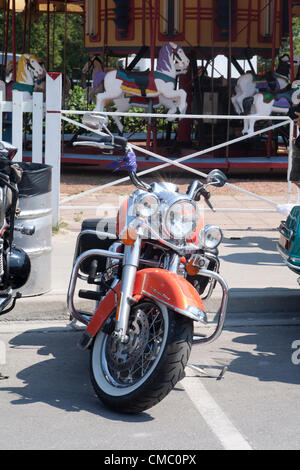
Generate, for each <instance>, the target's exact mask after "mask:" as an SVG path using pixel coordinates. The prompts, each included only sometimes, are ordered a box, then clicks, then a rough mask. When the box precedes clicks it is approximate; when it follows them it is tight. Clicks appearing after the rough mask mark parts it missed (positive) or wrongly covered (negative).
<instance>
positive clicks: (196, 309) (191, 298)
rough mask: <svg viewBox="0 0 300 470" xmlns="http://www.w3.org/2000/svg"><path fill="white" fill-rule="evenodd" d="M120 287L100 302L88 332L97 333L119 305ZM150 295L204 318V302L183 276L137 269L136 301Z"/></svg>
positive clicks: (174, 307)
mask: <svg viewBox="0 0 300 470" xmlns="http://www.w3.org/2000/svg"><path fill="white" fill-rule="evenodd" d="M120 288H121V282H119V283H118V284H117V285H116V286H115V287H114V290H111V291H109V292H108V294H107V295H106V296H105V298H104V299H103V300H102V301H101V302H100V304H99V306H98V308H97V310H96V312H95V314H94V315H93V318H92V319H91V321H90V323H89V325H88V327H87V329H86V333H87V335H88V336H89V338H91V337H94V336H95V335H96V334H97V333H98V331H99V330H100V328H101V327H102V326H103V324H104V322H105V321H106V319H107V318H108V316H109V315H110V314H111V312H112V311H113V309H114V308H115V307H116V297H117V296H118V294H119V292H120ZM145 297H147V298H150V299H153V300H156V301H157V302H159V303H162V304H164V305H166V306H167V307H168V308H170V309H171V310H174V311H176V312H178V313H180V314H183V315H186V316H188V317H190V318H192V319H193V320H196V321H199V320H200V321H204V318H205V313H204V306H203V302H202V300H201V297H200V296H199V294H198V292H197V291H196V289H195V288H194V287H193V286H192V285H191V284H190V283H189V282H188V281H187V280H186V279H184V278H182V277H181V276H179V275H178V274H176V273H171V272H170V271H166V270H165V269H159V268H149V269H142V270H140V271H138V272H137V273H136V279H135V284H134V288H133V298H134V299H135V300H136V301H139V300H141V299H142V298H145Z"/></svg>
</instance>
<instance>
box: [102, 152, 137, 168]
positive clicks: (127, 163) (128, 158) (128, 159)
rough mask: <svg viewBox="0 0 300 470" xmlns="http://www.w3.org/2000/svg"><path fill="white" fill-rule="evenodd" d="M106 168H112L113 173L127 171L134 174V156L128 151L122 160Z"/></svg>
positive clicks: (135, 165) (135, 166)
mask: <svg viewBox="0 0 300 470" xmlns="http://www.w3.org/2000/svg"><path fill="white" fill-rule="evenodd" d="M107 168H114V170H113V172H115V171H118V170H127V171H128V172H129V173H131V172H134V173H135V172H136V170H137V164H136V156H135V153H134V152H133V151H132V150H129V151H128V152H127V153H126V155H125V157H124V158H123V159H122V160H117V161H115V162H112V163H110V164H109V165H108V167H107Z"/></svg>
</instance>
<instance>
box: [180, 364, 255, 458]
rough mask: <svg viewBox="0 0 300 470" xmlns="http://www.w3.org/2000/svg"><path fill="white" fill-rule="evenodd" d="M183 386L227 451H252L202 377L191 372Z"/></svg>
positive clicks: (184, 380) (182, 382)
mask: <svg viewBox="0 0 300 470" xmlns="http://www.w3.org/2000/svg"><path fill="white" fill-rule="evenodd" d="M181 384H182V385H183V387H184V389H185V391H186V393H187V394H188V396H189V397H190V399H191V400H192V402H193V403H194V405H195V406H196V408H197V410H198V411H199V413H200V414H201V416H202V417H203V418H204V420H205V421H206V423H207V425H208V426H209V428H210V429H211V430H212V432H213V433H214V434H215V436H216V437H217V438H218V439H219V441H220V442H221V444H222V446H223V448H224V449H225V450H252V448H251V446H250V444H249V443H248V442H247V441H246V440H245V439H244V437H243V436H242V435H241V433H240V432H239V431H238V430H237V429H236V427H235V426H234V425H233V424H232V422H231V421H230V420H229V418H228V417H227V416H226V415H225V413H224V411H223V410H222V409H221V408H220V407H219V405H218V404H217V403H216V402H215V400H214V399H213V398H212V396H211V395H210V394H209V392H208V391H207V389H206V388H205V386H204V385H203V381H202V379H201V377H199V376H197V375H196V373H194V372H193V371H191V370H189V375H188V376H187V377H185V378H184V379H183V380H182V381H181Z"/></svg>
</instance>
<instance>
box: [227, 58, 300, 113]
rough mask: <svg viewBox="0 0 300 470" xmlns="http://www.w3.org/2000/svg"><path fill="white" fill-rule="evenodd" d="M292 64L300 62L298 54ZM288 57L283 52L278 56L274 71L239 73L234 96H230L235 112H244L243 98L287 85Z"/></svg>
mask: <svg viewBox="0 0 300 470" xmlns="http://www.w3.org/2000/svg"><path fill="white" fill-rule="evenodd" d="M294 64H295V65H298V66H299V64H300V56H299V55H297V56H295V58H294ZM289 72H290V57H289V55H288V54H284V55H283V56H281V57H280V58H279V65H278V68H277V70H276V72H268V73H267V74H266V75H264V76H262V75H254V74H253V73H252V72H247V73H245V74H244V75H241V76H240V77H239V79H238V81H237V84H236V87H235V93H236V94H235V96H233V97H232V98H231V102H232V104H233V106H234V109H235V111H236V113H237V114H244V113H245V110H244V100H245V98H248V97H250V96H254V95H255V94H256V93H259V92H260V91H268V92H270V93H277V92H279V91H280V90H284V89H285V88H286V87H287V86H288V85H289Z"/></svg>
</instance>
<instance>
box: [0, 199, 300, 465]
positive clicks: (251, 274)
mask: <svg viewBox="0 0 300 470" xmlns="http://www.w3.org/2000/svg"><path fill="white" fill-rule="evenodd" d="M96 201H97V198H96V197H93V198H92V199H91V198H89V199H84V198H83V199H82V200H81V201H80V203H81V204H82V206H84V205H85V204H86V206H87V207H88V206H91V208H88V209H84V210H81V209H80V211H79V210H78V208H75V207H74V208H71V209H68V210H66V209H64V210H61V214H60V216H61V220H62V222H63V223H62V224H61V227H60V230H59V231H58V233H55V234H53V237H52V262H51V266H49V269H51V273H52V285H51V288H50V289H49V290H48V291H47V292H46V293H44V294H41V295H36V296H28V297H26V298H23V299H20V300H19V301H18V303H17V306H16V308H15V309H14V310H13V311H12V312H10V313H9V314H7V315H5V316H3V317H2V318H1V319H0V367H1V370H0V372H1V373H2V374H3V375H4V376H7V377H8V378H7V379H5V380H1V382H0V383H1V394H0V408H1V413H2V418H3V419H2V421H1V430H0V443H1V444H0V448H1V449H3V450H4V449H82V448H85V449H106V450H109V452H108V453H107V452H106V454H105V455H107V457H110V458H112V455H113V453H114V452H115V450H116V449H119V450H124V451H125V453H126V451H127V450H128V449H137V450H138V449H153V450H164V449H170V450H172V449H174V451H176V450H178V449H188V450H191V449H195V450H201V449H214V450H221V449H247V450H248V449H299V429H298V428H299V427H298V420H297V419H295V416H296V415H295V410H296V409H297V404H298V403H299V372H298V371H299V344H300V341H299V329H300V321H299V320H300V315H299V296H300V287H299V288H298V283H297V275H296V274H293V273H292V272H290V271H289V270H288V268H287V267H286V266H285V265H284V263H283V262H282V260H281V258H280V256H279V254H278V253H277V250H276V241H277V240H278V231H277V227H278V225H279V223H280V221H281V220H282V219H283V218H284V216H283V215H282V214H281V213H280V212H278V211H277V210H276V206H274V205H273V206H272V205H271V206H270V204H268V203H265V202H264V201H260V200H254V201H253V198H250V197H248V196H244V195H243V196H239V197H235V196H234V197H231V196H226V197H222V196H219V197H218V198H214V199H213V200H212V202H213V204H214V206H215V207H216V208H217V211H216V212H214V213H213V212H210V211H205V213H204V216H205V217H204V220H205V223H213V224H215V225H219V226H220V227H221V228H222V229H223V235H224V238H223V242H222V244H221V246H220V259H221V268H220V271H221V274H222V276H223V277H224V279H225V280H226V281H227V283H228V286H229V307H228V314H227V320H226V323H225V328H224V332H223V333H222V335H221V337H220V338H219V339H218V341H217V342H215V343H212V344H208V345H199V344H197V343H196V344H195V345H193V348H192V354H191V357H190V363H191V364H193V365H197V366H198V367H201V368H203V369H204V370H205V371H208V372H213V373H216V372H217V373H218V372H219V371H220V369H221V368H222V367H223V366H228V371H227V372H226V374H225V377H224V380H220V381H218V380H215V379H208V378H206V377H205V376H202V374H198V373H197V372H195V371H194V369H192V368H190V367H187V368H186V370H185V377H184V379H183V380H181V381H180V382H178V384H177V385H176V387H175V389H174V390H173V391H172V392H171V393H170V394H169V395H168V397H167V398H166V399H165V400H163V401H162V402H161V403H159V404H158V405H157V406H155V407H153V408H152V409H150V410H148V411H147V412H145V413H142V414H140V415H138V416H135V415H134V416H123V415H119V414H117V413H112V412H110V411H109V410H107V409H106V408H105V407H104V406H103V405H102V404H101V402H99V400H98V399H97V398H96V397H95V394H94V392H93V389H92V386H91V382H90V378H89V373H88V370H89V354H88V351H84V352H82V351H80V350H79V349H78V348H77V347H76V345H77V342H78V339H79V337H80V331H78V329H73V328H70V327H69V325H68V324H69V314H68V310H67V305H66V296H67V289H68V284H69V279H70V274H71V269H72V263H73V256H74V249H75V244H76V238H77V234H78V232H79V230H80V226H81V223H82V219H84V218H85V217H95V216H101V215H102V214H101V213H99V207H100V209H101V207H102V209H103V200H101V201H100V202H99V201H98V202H99V204H100V205H99V206H98V208H97V210H95V209H94V208H92V206H94V205H95V202H96ZM104 202H105V201H104ZM110 202H111V201H110ZM275 202H278V204H284V195H281V196H280V195H279V196H278V198H277V200H276V201H275ZM77 204H78V201H77ZM105 207H107V206H105ZM241 209H243V212H241V211H240V210H241ZM250 209H251V210H253V209H257V210H258V211H257V212H245V211H247V210H250ZM105 210H106V209H105ZM100 212H101V210H100ZM109 215H110V216H111V215H112V211H111V212H109ZM219 301H220V292H219V290H218V289H216V291H215V292H214V294H213V296H212V298H211V300H210V302H207V303H206V307H207V310H208V312H212V315H213V313H214V312H215V311H216V309H217V307H218V305H219ZM79 327H80V325H79ZM196 332H198V333H201V331H200V328H199V327H197V328H196ZM1 346H2V349H1ZM1 353H2V355H1ZM174 410H178V411H176V413H174ZM132 423H133V424H134V426H133V427H132V426H131V425H132ZM178 423H180V433H178ZM111 436H114V438H113V439H112V438H111Z"/></svg>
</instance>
